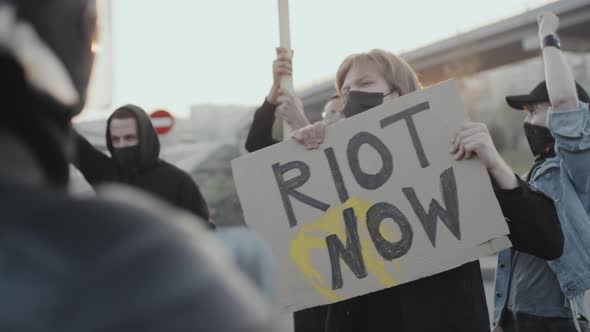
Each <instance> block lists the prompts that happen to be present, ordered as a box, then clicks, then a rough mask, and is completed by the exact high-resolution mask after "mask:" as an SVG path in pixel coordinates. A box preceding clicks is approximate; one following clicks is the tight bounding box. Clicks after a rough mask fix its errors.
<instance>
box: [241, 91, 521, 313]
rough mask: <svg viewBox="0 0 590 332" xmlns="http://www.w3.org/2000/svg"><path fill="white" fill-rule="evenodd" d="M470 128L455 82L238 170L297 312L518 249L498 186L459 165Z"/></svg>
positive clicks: (253, 158)
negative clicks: (458, 142)
mask: <svg viewBox="0 0 590 332" xmlns="http://www.w3.org/2000/svg"><path fill="white" fill-rule="evenodd" d="M465 121H467V116H466V114H465V112H464V110H463V105H462V102H461V98H460V96H459V93H458V90H457V89H456V87H455V85H454V83H453V82H452V81H449V82H445V83H441V84H438V85H436V86H433V87H431V88H428V89H425V90H422V91H419V92H415V93H412V94H409V95H406V96H403V97H401V98H398V99H396V100H394V101H391V102H389V103H386V104H383V105H381V106H379V107H376V108H374V109H372V110H370V111H368V112H364V113H362V114H359V115H357V116H355V117H353V118H350V119H345V120H342V121H340V122H338V123H336V124H334V125H332V126H330V127H329V128H328V129H327V135H326V141H325V143H324V144H323V145H322V147H321V148H320V149H318V150H313V151H307V150H305V149H304V147H303V146H301V145H299V144H297V143H296V142H294V141H286V142H283V143H280V144H277V145H274V146H272V147H269V148H267V149H264V150H262V151H259V152H256V153H252V154H248V155H245V156H243V157H241V158H238V159H236V160H234V161H233V171H234V179H235V182H236V187H237V189H238V194H239V197H240V200H241V203H242V207H243V209H244V215H245V219H246V222H247V223H248V225H249V226H250V227H251V228H252V229H254V230H255V231H256V232H257V233H258V234H259V235H260V236H261V237H262V238H263V239H264V240H266V241H267V243H268V244H269V245H270V247H271V248H272V249H273V253H274V255H275V258H276V262H275V263H276V277H277V283H278V289H277V292H278V299H279V301H280V303H281V304H282V305H283V306H284V307H286V308H287V309H288V310H292V311H295V310H300V309H304V308H308V307H313V306H317V305H322V304H327V303H333V302H338V301H342V300H345V299H349V298H352V297H356V296H360V295H363V294H367V293H370V292H375V291H379V290H381V289H384V288H389V287H394V286H396V285H400V284H402V283H406V282H409V281H412V280H416V279H419V278H423V277H427V276H430V275H433V274H436V273H440V272H443V271H446V270H449V269H451V268H454V267H456V266H459V265H461V264H463V263H465V262H468V261H471V260H475V259H477V258H478V257H481V256H484V255H490V254H492V253H494V252H497V251H499V250H501V249H504V248H507V247H509V246H510V243H509V241H508V239H507V238H506V234H508V232H509V231H508V227H507V225H506V223H505V221H504V218H503V216H502V214H501V211H500V207H499V205H498V202H497V200H496V198H495V196H494V193H493V190H492V187H491V183H490V179H489V177H488V175H487V172H486V171H485V169H484V168H483V167H482V166H481V163H480V162H479V161H478V160H477V159H474V160H466V161H459V162H456V161H454V160H453V159H452V157H451V155H450V154H449V149H450V146H451V143H450V142H451V138H452V137H453V134H454V132H455V131H456V130H457V129H458V128H459V126H460V125H461V124H462V123H464V122H465Z"/></svg>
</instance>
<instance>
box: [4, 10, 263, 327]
mask: <svg viewBox="0 0 590 332" xmlns="http://www.w3.org/2000/svg"><path fill="white" fill-rule="evenodd" d="M0 26H1V27H2V28H1V31H0V32H1V33H0V72H2V75H1V76H0V95H1V97H2V105H1V107H0V111H1V112H2V121H0V151H1V152H2V155H3V157H2V158H0V211H2V218H0V237H1V241H0V243H1V246H0V260H1V261H2V273H0V294H2V296H0V308H1V310H0V330H2V331H47V332H53V331H60V332H70V331H72V332H73V331H104V332H107V331H109V332H118V331H121V332H122V331H144V332H151V331H154V332H155V331H172V332H184V331H186V332H189V331H190V332H193V331H228V332H234V331H235V332H237V331H240V332H244V331H247V332H250V331H251V332H254V331H274V328H275V325H274V323H273V322H272V320H273V319H272V315H271V309H270V306H269V304H268V303H267V302H266V301H264V300H263V299H262V298H261V297H260V295H259V294H258V292H257V291H256V290H255V289H254V288H253V286H252V285H251V284H250V283H248V282H247V280H246V279H245V277H244V276H243V275H242V274H241V273H240V272H239V271H238V270H237V269H236V268H235V267H234V266H233V264H232V263H231V262H230V261H229V258H228V257H227V255H224V254H223V249H222V248H221V247H220V245H219V244H218V243H217V242H216V241H214V240H213V239H212V236H211V233H210V232H207V231H206V230H205V229H204V228H203V227H202V226H200V225H199V224H198V223H196V222H195V217H194V216H192V215H191V214H188V213H185V212H182V211H179V210H176V209H174V208H172V207H170V206H169V205H168V204H163V203H161V202H160V201H158V200H155V199H153V198H151V197H147V196H146V195H143V194H142V193H140V192H136V191H134V190H132V189H128V188H123V187H117V186H111V187H110V188H104V189H101V190H99V191H98V192H97V197H96V198H89V199H80V198H74V197H72V196H71V195H70V194H69V193H68V192H67V182H68V175H69V174H68V173H69V165H68V160H69V158H70V153H71V151H72V145H73V141H72V137H71V128H70V125H69V123H70V121H71V119H72V117H73V116H75V115H76V114H78V113H79V112H80V111H81V109H82V108H83V105H84V103H85V99H86V89H87V86H88V80H89V76H90V72H91V67H92V62H93V55H92V52H91V44H92V39H93V35H94V30H95V26H96V8H95V1H93V0H44V1H38V0H0Z"/></svg>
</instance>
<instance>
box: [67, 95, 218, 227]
mask: <svg viewBox="0 0 590 332" xmlns="http://www.w3.org/2000/svg"><path fill="white" fill-rule="evenodd" d="M124 108H125V109H127V110H129V111H131V112H133V114H134V115H135V117H136V119H137V122H138V130H139V149H140V157H139V168H138V169H137V170H133V171H129V170H126V169H123V168H121V167H119V166H118V164H117V162H115V160H113V159H112V158H110V157H108V156H106V155H105V154H103V153H102V152H100V151H99V150H97V149H96V148H95V147H94V146H92V144H90V143H89V142H88V141H87V140H86V139H85V138H84V137H82V136H81V135H80V134H78V133H75V140H76V148H77V156H78V157H77V158H75V161H74V165H75V166H76V167H77V168H78V169H79V170H80V172H81V173H82V174H83V175H84V178H86V181H88V183H90V185H92V186H93V187H96V186H98V185H101V184H105V183H108V182H112V183H124V184H127V185H130V186H132V187H135V188H138V189H142V190H144V191H146V192H148V193H152V194H154V195H156V196H158V197H159V198H161V199H163V200H165V201H167V202H168V203H170V204H172V205H174V206H176V207H179V208H182V209H185V210H188V211H191V212H192V213H194V214H195V215H197V216H198V217H200V218H201V219H203V220H208V219H209V209H208V207H207V202H206V201H205V199H204V198H203V195H201V192H200V191H199V187H198V186H197V184H196V183H195V181H194V180H193V179H192V178H191V176H190V175H189V174H187V173H186V172H184V171H183V170H181V169H179V168H177V167H176V166H174V165H171V164H169V163H167V162H165V161H163V160H160V159H159V156H160V141H159V139H158V135H157V134H156V131H155V130H154V128H153V126H152V123H151V121H150V118H149V117H148V115H147V114H146V113H145V111H143V110H142V109H141V108H139V107H137V106H133V105H127V106H125V107H124ZM111 119H112V118H109V120H108V121H107V133H106V141H107V147H108V149H109V152H110V153H111V155H113V146H112V144H111V139H110V122H111Z"/></svg>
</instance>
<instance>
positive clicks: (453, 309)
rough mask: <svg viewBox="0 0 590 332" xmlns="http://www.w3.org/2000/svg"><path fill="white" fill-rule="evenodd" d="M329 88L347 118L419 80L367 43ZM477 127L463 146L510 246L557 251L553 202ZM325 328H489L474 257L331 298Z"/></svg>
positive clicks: (312, 137) (320, 134)
mask: <svg viewBox="0 0 590 332" xmlns="http://www.w3.org/2000/svg"><path fill="white" fill-rule="evenodd" d="M336 88H337V91H338V93H339V95H340V96H341V97H342V99H343V100H344V108H343V110H342V115H343V116H344V117H346V118H352V117H354V116H356V115H358V114H361V113H363V112H371V109H373V108H374V107H377V106H379V105H381V104H382V103H385V102H389V101H392V100H395V99H396V98H399V97H401V96H404V95H407V94H409V93H412V92H414V91H417V90H420V89H421V88H422V87H421V85H420V82H419V81H418V77H417V75H416V74H415V72H414V71H413V69H412V68H411V67H410V66H409V65H408V64H407V63H406V62H405V61H404V60H403V59H402V58H400V57H399V56H396V55H395V54H392V53H390V52H387V51H384V50H380V49H375V50H371V51H369V52H367V53H360V54H353V55H351V56H349V57H347V58H346V59H345V60H344V61H343V62H342V63H341V65H340V67H339V69H338V72H337V75H336ZM335 125H337V123H336V124H335ZM477 128H478V133H479V134H480V135H478V136H477V141H476V142H477V145H475V146H474V147H472V146H470V147H471V148H472V150H470V152H469V153H470V155H475V154H477V156H478V157H479V159H480V161H481V162H482V164H483V166H484V167H485V168H486V169H487V170H488V173H489V174H490V177H491V178H492V182H493V183H494V191H495V194H496V198H497V199H498V202H499V203H500V207H501V208H502V212H503V213H504V216H505V218H506V223H507V225H508V228H509V230H510V235H509V238H510V240H511V242H512V244H513V246H514V247H515V248H516V249H517V250H519V251H522V252H526V253H529V254H531V255H535V256H538V257H541V258H543V259H547V260H551V259H556V258H558V257H559V256H560V255H561V253H562V251H563V234H562V231H561V228H560V225H559V220H558V218H557V215H556V212H555V205H554V203H553V201H551V199H549V198H548V197H547V196H546V195H544V194H542V193H539V192H537V191H536V190H535V189H534V188H532V187H530V186H529V185H528V184H527V183H526V182H524V181H520V180H519V179H518V178H517V177H516V175H515V174H514V173H513V172H512V170H511V169H510V168H509V167H508V166H507V164H506V163H505V162H504V161H503V160H502V158H501V156H500V155H499V154H498V152H497V150H496V149H495V147H494V146H493V143H492V140H491V137H490V135H489V132H488V131H487V128H486V127H485V125H478V126H477ZM330 129H331V127H330V126H329V125H326V124H325V123H324V122H318V123H315V124H313V125H310V126H307V127H304V128H302V129H300V130H298V131H295V132H293V134H292V137H293V139H295V140H296V141H297V142H299V143H301V144H302V145H304V146H305V147H306V148H307V149H317V148H320V147H321V145H322V144H323V143H324V138H325V135H326V131H328V130H330ZM392 130H394V129H392ZM402 130H405V129H402ZM458 132H459V131H458ZM459 143H462V140H460V139H458V138H455V139H454V142H453V145H452V147H451V151H450V152H451V156H449V158H451V157H455V158H456V159H462V158H464V157H465V154H464V153H463V151H464V149H463V146H462V145H459ZM459 148H460V149H459ZM468 157H469V156H468ZM541 221H542V222H541ZM326 331H328V332H346V331H351V332H353V331H383V332H386V331H392V332H393V331H395V332H415V331H439V332H441V331H444V332H457V331H465V332H489V331H490V322H489V314H488V310H487V304H486V298H485V293H484V284H483V280H482V275H481V270H480V265H479V262H478V261H475V262H468V263H465V264H463V265H461V266H459V267H456V268H453V269H450V270H448V271H445V272H442V273H439V274H436V275H433V276H430V277H427V278H423V279H419V280H415V281H412V282H409V283H406V284H403V285H399V286H397V287H393V288H388V289H383V290H381V291H378V292H374V293H370V294H366V295H363V296H359V297H356V298H352V299H349V300H345V301H342V302H338V303H334V304H331V305H330V306H329V310H328V317H327V319H326Z"/></svg>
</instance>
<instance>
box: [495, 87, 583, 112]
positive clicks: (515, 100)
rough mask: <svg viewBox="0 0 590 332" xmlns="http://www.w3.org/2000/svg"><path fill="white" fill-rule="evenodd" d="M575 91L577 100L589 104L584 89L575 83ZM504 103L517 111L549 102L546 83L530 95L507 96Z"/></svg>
mask: <svg viewBox="0 0 590 332" xmlns="http://www.w3.org/2000/svg"><path fill="white" fill-rule="evenodd" d="M576 90H577V91H578V99H579V100H580V101H582V102H584V103H590V97H588V93H587V92H586V90H584V88H583V87H582V86H581V85H580V84H578V82H576ZM506 102H507V103H508V105H510V107H512V108H514V109H517V110H524V106H525V105H530V104H535V103H542V102H549V92H547V83H546V82H545V81H543V82H541V83H539V84H538V85H537V86H536V87H535V88H534V89H533V91H531V93H529V94H528V95H516V96H507V97H506Z"/></svg>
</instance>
